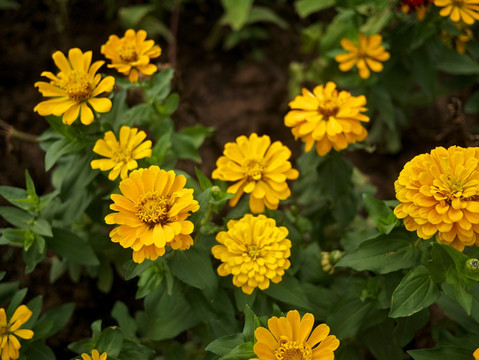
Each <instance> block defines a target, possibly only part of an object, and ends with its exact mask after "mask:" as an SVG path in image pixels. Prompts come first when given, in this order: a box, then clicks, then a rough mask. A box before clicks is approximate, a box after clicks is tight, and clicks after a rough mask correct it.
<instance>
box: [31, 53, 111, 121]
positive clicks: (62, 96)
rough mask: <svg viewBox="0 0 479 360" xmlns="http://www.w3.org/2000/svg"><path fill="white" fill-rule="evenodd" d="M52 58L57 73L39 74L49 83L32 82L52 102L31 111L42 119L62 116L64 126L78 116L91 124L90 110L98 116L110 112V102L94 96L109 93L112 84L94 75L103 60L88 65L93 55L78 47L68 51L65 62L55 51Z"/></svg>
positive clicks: (61, 54)
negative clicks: (43, 117) (57, 70)
mask: <svg viewBox="0 0 479 360" xmlns="http://www.w3.org/2000/svg"><path fill="white" fill-rule="evenodd" d="M52 57H53V61H54V62H55V64H56V66H57V67H58V68H59V69H60V72H59V73H57V74H56V75H54V74H53V73H51V72H48V71H44V72H42V74H41V75H42V76H45V77H47V78H48V79H50V82H49V83H48V82H44V81H38V82H36V83H35V86H36V87H38V90H39V91H40V92H41V93H42V95H43V96H45V97H51V98H52V99H50V100H46V101H42V102H41V103H39V104H38V105H37V106H35V108H34V109H33V110H34V111H36V112H37V113H39V114H40V115H42V116H48V115H55V116H62V121H63V123H64V124H67V125H71V124H72V123H73V122H74V121H75V120H76V119H77V118H78V115H79V114H80V121H81V122H82V124H85V125H89V124H91V123H92V121H93V119H94V116H93V112H92V110H91V108H93V110H95V111H96V112H99V113H106V112H108V111H110V109H111V106H112V103H111V100H110V99H108V98H99V97H97V96H98V95H100V94H101V93H104V92H110V91H112V89H113V86H114V84H115V79H114V78H113V76H107V77H106V78H104V79H103V80H102V79H101V75H100V74H97V73H96V72H97V71H98V69H99V68H100V67H101V66H102V65H103V63H104V61H96V62H94V63H93V64H92V65H91V66H90V64H91V59H92V52H91V51H87V52H85V53H82V51H81V50H80V49H77V48H74V49H70V51H69V52H68V59H67V58H66V57H65V55H64V54H63V53H62V52H61V51H57V52H55V53H54V54H53V56H52Z"/></svg>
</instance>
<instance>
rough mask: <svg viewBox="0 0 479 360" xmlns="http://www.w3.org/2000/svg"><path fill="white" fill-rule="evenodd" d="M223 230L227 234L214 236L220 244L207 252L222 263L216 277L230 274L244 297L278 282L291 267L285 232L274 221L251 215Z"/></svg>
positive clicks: (231, 221)
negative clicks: (257, 289)
mask: <svg viewBox="0 0 479 360" xmlns="http://www.w3.org/2000/svg"><path fill="white" fill-rule="evenodd" d="M227 227H228V231H220V232H219V233H218V234H217V235H216V240H217V241H218V242H219V243H220V244H221V245H215V246H213V248H212V249H211V252H212V253H213V256H214V257H215V258H217V259H219V260H221V262H222V264H221V265H220V266H218V274H219V275H220V276H228V275H230V274H233V284H234V285H235V286H237V287H241V289H242V290H243V292H244V293H246V294H251V293H252V292H253V290H254V289H255V288H260V289H261V290H264V289H266V288H268V287H269V283H270V281H272V282H274V283H278V282H280V281H281V278H282V276H283V275H284V270H286V269H288V268H289V267H290V265H291V263H290V262H289V260H288V258H289V256H290V255H291V251H290V249H291V241H290V240H288V239H286V236H288V229H286V228H285V227H284V226H280V227H277V226H276V221H274V219H270V218H267V217H266V216H264V215H258V216H256V217H255V216H253V215H251V214H247V215H245V216H244V217H243V218H241V219H240V220H230V221H228V224H227Z"/></svg>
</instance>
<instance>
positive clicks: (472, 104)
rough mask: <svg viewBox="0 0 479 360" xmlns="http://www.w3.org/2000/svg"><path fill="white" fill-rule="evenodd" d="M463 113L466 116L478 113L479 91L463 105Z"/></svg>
mask: <svg viewBox="0 0 479 360" xmlns="http://www.w3.org/2000/svg"><path fill="white" fill-rule="evenodd" d="M464 112H465V113H467V114H477V113H479V90H478V91H476V92H474V93H473V94H472V95H471V96H470V97H469V99H467V101H466V104H465V105H464Z"/></svg>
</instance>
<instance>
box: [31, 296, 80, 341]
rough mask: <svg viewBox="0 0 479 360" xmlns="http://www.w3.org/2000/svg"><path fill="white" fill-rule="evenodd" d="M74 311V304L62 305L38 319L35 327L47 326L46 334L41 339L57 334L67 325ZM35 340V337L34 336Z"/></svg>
mask: <svg viewBox="0 0 479 360" xmlns="http://www.w3.org/2000/svg"><path fill="white" fill-rule="evenodd" d="M74 309H75V304H74V303H67V304H63V305H60V306H57V307H55V308H53V309H50V310H48V311H47V312H46V313H45V314H43V316H42V317H40V319H39V320H38V322H37V324H35V326H40V325H42V324H44V325H48V331H47V332H46V334H43V337H45V338H48V337H50V336H52V335H54V334H56V333H57V332H59V331H60V330H61V329H62V328H63V327H64V326H65V325H66V324H67V323H68V321H69V320H70V318H71V316H72V314H73V310H74ZM35 333H36V331H35ZM35 338H37V336H35Z"/></svg>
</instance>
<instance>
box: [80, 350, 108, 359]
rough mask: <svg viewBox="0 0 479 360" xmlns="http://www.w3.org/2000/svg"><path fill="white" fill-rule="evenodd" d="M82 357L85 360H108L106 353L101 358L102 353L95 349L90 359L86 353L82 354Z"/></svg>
mask: <svg viewBox="0 0 479 360" xmlns="http://www.w3.org/2000/svg"><path fill="white" fill-rule="evenodd" d="M81 357H82V359H83V360H106V358H107V354H106V352H104V353H103V354H101V356H100V353H99V352H98V350H96V349H95V350H93V351H92V352H91V357H90V355H88V354H86V353H83V354H81ZM79 360H80V359H79Z"/></svg>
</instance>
